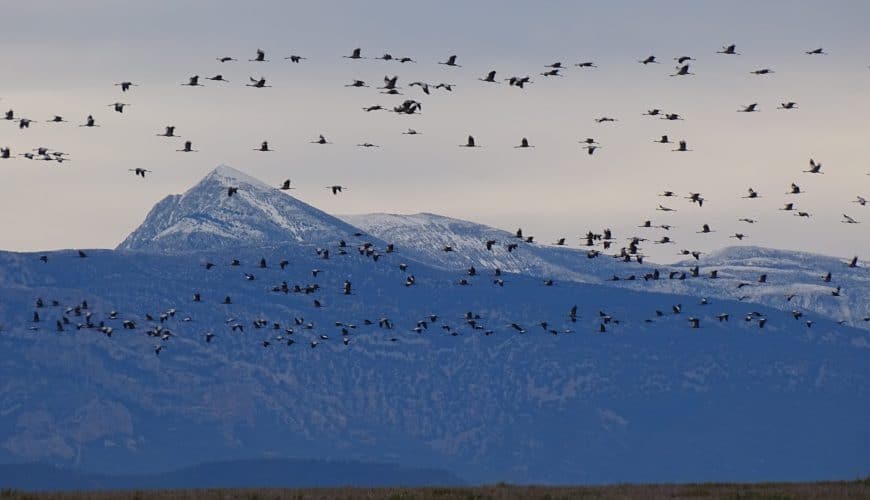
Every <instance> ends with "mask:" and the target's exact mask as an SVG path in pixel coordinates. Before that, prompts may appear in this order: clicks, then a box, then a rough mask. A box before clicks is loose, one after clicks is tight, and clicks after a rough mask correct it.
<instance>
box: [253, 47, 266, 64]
mask: <svg viewBox="0 0 870 500" xmlns="http://www.w3.org/2000/svg"><path fill="white" fill-rule="evenodd" d="M248 61H250V62H269V60H268V59H266V53H265V52H263V50H261V49H257V55H256V56H254V58H253V59H248Z"/></svg>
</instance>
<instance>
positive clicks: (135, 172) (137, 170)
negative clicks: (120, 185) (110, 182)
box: [127, 167, 151, 179]
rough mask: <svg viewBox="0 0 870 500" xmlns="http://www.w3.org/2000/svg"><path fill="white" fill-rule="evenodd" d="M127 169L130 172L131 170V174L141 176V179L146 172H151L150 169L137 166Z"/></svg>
mask: <svg viewBox="0 0 870 500" xmlns="http://www.w3.org/2000/svg"><path fill="white" fill-rule="evenodd" d="M127 170H129V171H130V172H133V175H138V176H139V177H141V178H143V179H144V178H145V174H146V173H149V172H151V171H150V170H146V169H144V168H139V167H136V168H130V169H127Z"/></svg>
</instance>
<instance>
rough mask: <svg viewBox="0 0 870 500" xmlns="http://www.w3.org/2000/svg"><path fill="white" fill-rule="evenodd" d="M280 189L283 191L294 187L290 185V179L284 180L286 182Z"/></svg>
mask: <svg viewBox="0 0 870 500" xmlns="http://www.w3.org/2000/svg"><path fill="white" fill-rule="evenodd" d="M278 189H280V190H281V191H288V190H290V189H293V188H292V187H290V179H286V180H284V182H283V183H282V184H281V187H279V188H278Z"/></svg>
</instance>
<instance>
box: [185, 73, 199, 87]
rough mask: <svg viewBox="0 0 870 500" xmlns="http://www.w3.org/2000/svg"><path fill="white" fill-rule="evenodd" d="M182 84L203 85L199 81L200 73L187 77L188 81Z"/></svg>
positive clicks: (189, 85)
mask: <svg viewBox="0 0 870 500" xmlns="http://www.w3.org/2000/svg"><path fill="white" fill-rule="evenodd" d="M181 85H183V86H185V87H202V86H203V85H202V84H201V83H199V75H193V76H191V77H190V78H188V79H187V83H182V84H181Z"/></svg>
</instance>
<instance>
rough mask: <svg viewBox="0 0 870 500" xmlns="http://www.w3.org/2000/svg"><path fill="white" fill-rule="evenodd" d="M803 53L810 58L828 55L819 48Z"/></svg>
mask: <svg viewBox="0 0 870 500" xmlns="http://www.w3.org/2000/svg"><path fill="white" fill-rule="evenodd" d="M804 53H805V54H807V55H811V56H816V55H822V56H826V55H828V53H827V52H825V51H824V49H822V48H821V47H819V48H817V49H813V50H807V51H805V52H804Z"/></svg>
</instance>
